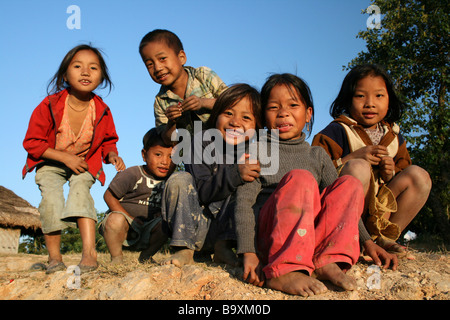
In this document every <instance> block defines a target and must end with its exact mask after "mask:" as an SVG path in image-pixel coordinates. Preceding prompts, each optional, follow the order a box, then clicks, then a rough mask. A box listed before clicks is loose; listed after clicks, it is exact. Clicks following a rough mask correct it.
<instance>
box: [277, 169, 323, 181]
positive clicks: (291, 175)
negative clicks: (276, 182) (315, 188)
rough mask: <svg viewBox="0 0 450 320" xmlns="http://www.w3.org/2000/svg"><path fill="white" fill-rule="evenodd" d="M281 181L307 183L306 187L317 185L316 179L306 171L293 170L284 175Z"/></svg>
mask: <svg viewBox="0 0 450 320" xmlns="http://www.w3.org/2000/svg"><path fill="white" fill-rule="evenodd" d="M283 180H285V181H286V182H287V181H290V182H292V183H299V184H303V183H307V184H308V185H309V184H310V183H317V181H316V178H314V176H313V174H312V173H311V172H309V171H308V170H303V169H294V170H291V171H289V172H288V173H286V174H285V176H284V177H283Z"/></svg>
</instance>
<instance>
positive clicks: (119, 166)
mask: <svg viewBox="0 0 450 320" xmlns="http://www.w3.org/2000/svg"><path fill="white" fill-rule="evenodd" d="M108 162H109V163H111V164H113V165H114V167H115V168H116V170H117V171H123V170H125V163H124V162H123V159H122V158H121V157H119V156H118V155H117V153H115V152H114V151H110V152H109V153H108Z"/></svg>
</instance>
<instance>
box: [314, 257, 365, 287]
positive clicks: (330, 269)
mask: <svg viewBox="0 0 450 320" xmlns="http://www.w3.org/2000/svg"><path fill="white" fill-rule="evenodd" d="M314 273H315V274H316V276H317V279H319V280H328V281H331V282H332V283H333V284H335V285H337V286H338V287H341V288H343V289H345V290H355V289H356V280H355V279H353V278H352V277H350V276H348V275H346V274H345V273H344V272H343V271H342V270H341V268H339V266H338V265H337V264H336V263H330V264H327V265H326V266H323V267H321V268H317V269H316V270H315V271H314Z"/></svg>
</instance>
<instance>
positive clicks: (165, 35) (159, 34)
mask: <svg viewBox="0 0 450 320" xmlns="http://www.w3.org/2000/svg"><path fill="white" fill-rule="evenodd" d="M155 41H163V42H165V43H166V44H167V46H168V47H169V48H171V49H172V50H173V51H175V53H176V54H178V53H179V52H180V51H181V50H184V49H183V44H182V43H181V40H180V38H178V36H177V35H176V34H175V33H173V32H172V31H169V30H165V29H155V30H153V31H150V32H149V33H147V34H146V35H145V36H144V37H143V38H142V40H141V43H140V44H139V54H140V55H141V56H142V50H143V49H144V47H145V46H146V45H147V44H149V43H150V42H155Z"/></svg>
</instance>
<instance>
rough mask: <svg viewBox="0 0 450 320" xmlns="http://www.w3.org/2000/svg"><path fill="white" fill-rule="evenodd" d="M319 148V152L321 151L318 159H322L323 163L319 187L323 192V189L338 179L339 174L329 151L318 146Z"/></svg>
mask: <svg viewBox="0 0 450 320" xmlns="http://www.w3.org/2000/svg"><path fill="white" fill-rule="evenodd" d="M316 148H317V147H316ZM317 150H318V151H317V152H318V153H319V154H318V156H317V159H320V163H322V179H321V181H320V183H319V189H320V192H322V191H323V189H325V188H326V187H328V186H329V185H330V184H332V183H333V182H334V181H335V180H336V179H337V177H338V174H337V171H336V168H335V166H334V164H333V162H332V161H331V159H330V157H329V156H328V155H327V153H326V152H325V151H324V150H323V149H322V148H317Z"/></svg>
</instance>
